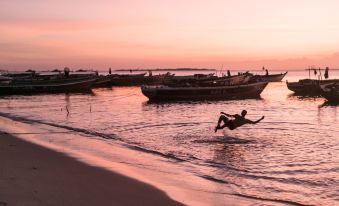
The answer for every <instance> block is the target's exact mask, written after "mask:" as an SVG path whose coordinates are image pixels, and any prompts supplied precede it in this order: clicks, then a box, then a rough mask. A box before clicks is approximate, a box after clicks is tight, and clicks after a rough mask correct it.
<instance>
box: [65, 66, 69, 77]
mask: <svg viewBox="0 0 339 206" xmlns="http://www.w3.org/2000/svg"><path fill="white" fill-rule="evenodd" d="M69 72H70V70H69V68H68V67H65V68H64V73H65V77H69Z"/></svg>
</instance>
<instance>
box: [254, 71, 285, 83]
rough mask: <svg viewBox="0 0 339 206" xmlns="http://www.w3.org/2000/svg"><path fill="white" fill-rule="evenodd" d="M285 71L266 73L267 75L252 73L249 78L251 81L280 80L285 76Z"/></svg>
mask: <svg viewBox="0 0 339 206" xmlns="http://www.w3.org/2000/svg"><path fill="white" fill-rule="evenodd" d="M286 74H287V72H285V73H281V74H268V75H254V76H253V77H252V79H251V81H253V82H258V81H264V82H280V81H282V80H283V78H284V77H285V76H286Z"/></svg>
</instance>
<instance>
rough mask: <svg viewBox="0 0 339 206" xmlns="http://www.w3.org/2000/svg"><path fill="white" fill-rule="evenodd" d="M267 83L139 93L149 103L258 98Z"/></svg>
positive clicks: (151, 88)
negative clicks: (149, 101)
mask: <svg viewBox="0 0 339 206" xmlns="http://www.w3.org/2000/svg"><path fill="white" fill-rule="evenodd" d="M267 84H268V83H267V82H257V83H252V84H242V85H232V86H209V87H200V86H197V87H195V86H187V87H169V86H166V85H158V86H147V85H143V86H141V92H142V93H143V94H144V95H145V96H146V97H148V99H149V100H151V101H171V100H231V99H248V98H258V97H260V94H261V92H262V91H263V90H264V89H265V87H266V86H267Z"/></svg>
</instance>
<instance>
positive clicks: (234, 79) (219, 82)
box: [199, 73, 252, 86]
mask: <svg viewBox="0 0 339 206" xmlns="http://www.w3.org/2000/svg"><path fill="white" fill-rule="evenodd" d="M251 78H252V75H251V74H249V73H242V74H238V75H233V76H222V77H217V78H216V79H212V80H202V81H199V85H200V86H227V85H228V86H230V85H239V84H246V83H248V82H249V81H250V80H251Z"/></svg>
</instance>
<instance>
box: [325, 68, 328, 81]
mask: <svg viewBox="0 0 339 206" xmlns="http://www.w3.org/2000/svg"><path fill="white" fill-rule="evenodd" d="M328 70H329V68H328V67H326V69H325V74H324V77H325V79H328Z"/></svg>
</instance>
